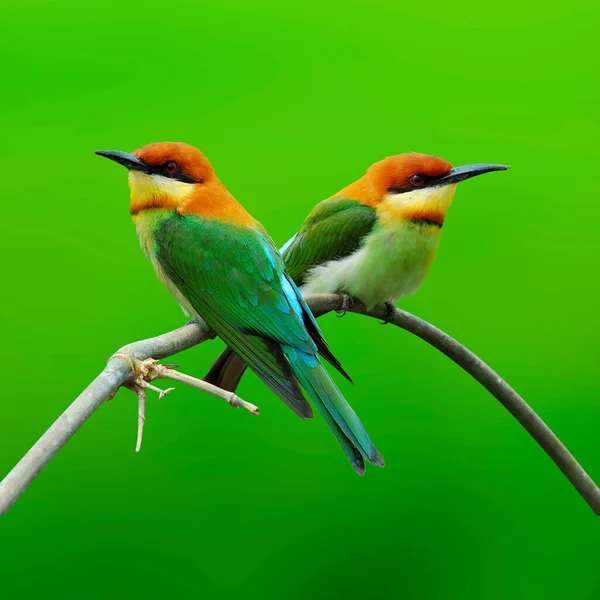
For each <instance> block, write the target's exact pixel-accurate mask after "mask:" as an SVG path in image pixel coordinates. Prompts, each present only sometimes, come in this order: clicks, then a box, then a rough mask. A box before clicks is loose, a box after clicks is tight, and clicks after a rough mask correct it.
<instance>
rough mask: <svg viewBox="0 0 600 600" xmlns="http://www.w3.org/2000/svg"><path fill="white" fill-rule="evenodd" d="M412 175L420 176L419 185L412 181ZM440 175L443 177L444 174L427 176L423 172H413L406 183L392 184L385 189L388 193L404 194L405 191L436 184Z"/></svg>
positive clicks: (440, 177)
mask: <svg viewBox="0 0 600 600" xmlns="http://www.w3.org/2000/svg"><path fill="white" fill-rule="evenodd" d="M413 177H420V178H421V179H422V183H420V184H419V185H415V184H413V183H412V179H413ZM442 177H444V175H436V176H428V175H423V173H413V174H412V175H411V176H410V177H409V178H408V181H407V183H408V185H393V186H390V187H389V188H388V189H387V191H388V192H389V193H390V194H404V193H406V192H412V191H414V190H422V189H423V188H426V187H432V186H434V185H436V184H437V182H438V180H439V179H442Z"/></svg>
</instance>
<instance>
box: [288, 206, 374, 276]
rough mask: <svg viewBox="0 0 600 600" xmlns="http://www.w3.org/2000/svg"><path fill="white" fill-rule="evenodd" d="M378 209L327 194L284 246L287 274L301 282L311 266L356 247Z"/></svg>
mask: <svg viewBox="0 0 600 600" xmlns="http://www.w3.org/2000/svg"><path fill="white" fill-rule="evenodd" d="M376 220H377V212H376V211H375V209H374V208H371V207H370V206H364V205H362V204H359V203H358V202H356V201H355V200H350V199H348V198H330V199H329V200H323V202H320V203H319V204H317V205H316V206H315V208H314V209H313V210H312V211H311V213H310V214H309V215H308V217H307V218H306V219H305V221H304V223H303V224H302V227H301V229H300V230H299V231H298V234H297V235H296V236H295V237H294V238H293V240H292V241H291V243H289V244H288V245H286V246H285V247H284V249H283V252H282V256H283V260H284V262H285V267H286V270H287V272H288V273H289V275H290V276H291V277H292V278H293V280H294V281H295V282H296V285H298V286H301V285H302V284H303V283H304V276H305V275H306V273H307V272H308V271H309V270H310V269H311V268H313V267H315V266H317V265H320V264H323V263H325V262H328V261H330V260H337V259H341V258H344V257H346V256H348V255H350V254H352V253H353V252H354V251H355V250H357V249H358V248H359V246H360V244H361V242H362V240H363V238H364V237H365V236H366V235H367V234H368V233H369V232H370V231H371V230H372V229H373V226H374V225H375V222H376Z"/></svg>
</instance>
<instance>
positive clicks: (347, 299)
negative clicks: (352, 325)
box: [336, 292, 354, 318]
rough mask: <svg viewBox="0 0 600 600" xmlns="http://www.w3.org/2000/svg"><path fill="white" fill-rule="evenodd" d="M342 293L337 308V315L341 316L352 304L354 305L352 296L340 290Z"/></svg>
mask: <svg viewBox="0 0 600 600" xmlns="http://www.w3.org/2000/svg"><path fill="white" fill-rule="evenodd" d="M341 295H342V305H341V306H340V308H339V310H337V311H336V312H337V314H338V317H339V318H341V317H343V316H344V315H345V314H346V313H347V312H348V311H349V310H350V309H351V308H352V307H353V306H354V298H352V296H350V295H349V294H346V293H345V292H341Z"/></svg>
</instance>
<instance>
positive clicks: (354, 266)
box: [300, 223, 440, 308]
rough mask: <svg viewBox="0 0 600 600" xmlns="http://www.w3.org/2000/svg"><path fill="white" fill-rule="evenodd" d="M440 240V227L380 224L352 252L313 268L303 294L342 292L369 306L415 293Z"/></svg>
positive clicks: (303, 288)
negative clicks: (381, 225)
mask: <svg viewBox="0 0 600 600" xmlns="http://www.w3.org/2000/svg"><path fill="white" fill-rule="evenodd" d="M439 241H440V229H439V228H438V227H435V226H431V225H427V224H413V223H407V224H403V225H402V226H396V227H379V228H378V229H376V230H375V231H374V232H373V233H372V234H371V235H370V236H368V237H367V238H366V240H365V243H364V244H363V245H362V246H361V247H360V248H359V249H358V250H357V251H356V252H354V253H353V254H351V255H350V256H347V257H345V258H343V259H340V260H333V261H329V262H327V263H325V264H323V265H319V266H317V267H314V268H313V269H312V270H311V271H310V272H309V273H308V275H307V276H306V278H305V283H304V285H303V286H302V287H301V288H300V290H301V291H302V293H303V294H310V293H335V292H345V293H347V294H350V295H351V296H352V297H355V298H358V299H360V300H361V301H362V302H363V303H364V304H366V305H367V307H368V308H373V306H375V305H377V304H380V303H382V302H396V301H397V300H398V299H399V298H401V297H402V296H407V295H409V294H414V293H415V292H416V291H417V290H418V289H419V287H420V286H421V284H422V283H423V280H424V279H425V277H426V275H427V273H428V271H429V268H430V267H431V263H432V262H433V259H434V258H435V253H436V251H437V247H438V244H439Z"/></svg>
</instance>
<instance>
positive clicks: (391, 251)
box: [205, 153, 509, 391]
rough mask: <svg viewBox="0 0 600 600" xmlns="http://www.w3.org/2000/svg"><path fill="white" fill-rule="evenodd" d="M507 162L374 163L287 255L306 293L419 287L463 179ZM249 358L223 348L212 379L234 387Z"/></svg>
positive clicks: (318, 214) (380, 294)
mask: <svg viewBox="0 0 600 600" xmlns="http://www.w3.org/2000/svg"><path fill="white" fill-rule="evenodd" d="M508 168H509V167H508V166H506V165H494V164H474V165H466V166H462V167H453V166H452V165H451V164H450V163H449V162H448V161H446V160H444V159H443V158H438V157H435V156H430V155H428V154H416V153H411V154H398V155H397V156H390V157H388V158H385V159H383V160H381V161H379V162H377V163H375V164H373V165H371V167H369V169H368V170H367V172H366V174H365V175H363V176H362V177H361V178H360V179H358V180H357V181H355V182H354V183H352V184H350V185H349V186H347V187H345V188H344V189H342V190H341V191H340V192H338V193H337V194H335V195H334V196H332V197H331V198H328V199H327V200H323V201H322V202H320V203H319V204H317V205H316V206H315V208H314V209H313V210H312V211H311V212H310V214H309V215H308V217H307V218H306V219H305V221H304V223H303V224H302V226H301V227H300V230H299V231H298V233H296V234H295V235H294V236H293V237H292V238H291V239H290V240H289V241H288V242H287V244H285V246H284V247H283V248H282V249H281V254H282V256H283V260H284V262H285V267H286V270H287V272H288V273H289V275H290V276H291V277H292V278H293V280H294V282H295V283H296V285H297V286H298V287H299V288H300V291H301V292H302V294H316V293H332V294H333V293H340V294H343V296H344V303H343V307H342V308H343V310H344V309H347V308H349V307H350V306H351V304H352V300H353V299H355V298H357V299H359V300H360V301H362V302H363V303H364V304H365V306H366V307H367V309H372V308H373V307H374V306H376V305H378V304H385V305H386V306H387V314H388V319H391V318H392V316H393V314H394V312H395V303H396V302H397V301H398V300H399V299H400V298H402V296H407V295H409V294H414V293H415V292H416V291H417V290H418V289H419V287H420V286H421V284H422V283H423V281H424V279H425V277H426V276H427V273H428V272H429V268H430V267H431V264H432V262H433V259H434V258H435V255H436V252H437V248H438V245H439V243H440V236H441V233H442V226H443V225H444V220H445V218H446V213H447V212H448V209H449V208H450V205H451V204H452V200H453V198H454V193H455V191H456V186H457V184H458V183H459V182H461V181H464V180H465V179H470V178H471V177H475V176H477V175H482V174H484V173H490V172H492V171H502V170H505V169H508ZM244 369H245V365H244V363H243V361H242V360H241V359H240V358H239V357H238V356H236V355H235V353H234V352H232V351H231V350H230V349H227V350H225V351H223V352H222V353H221V355H220V356H219V357H218V358H217V360H216V361H215V363H214V364H213V366H212V368H211V370H210V372H209V373H208V375H207V376H206V378H205V380H206V381H209V382H211V383H214V384H215V385H218V386H220V387H222V388H224V389H227V390H230V391H234V390H235V389H236V387H237V385H238V383H239V381H240V379H241V377H242V375H243V373H244Z"/></svg>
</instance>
